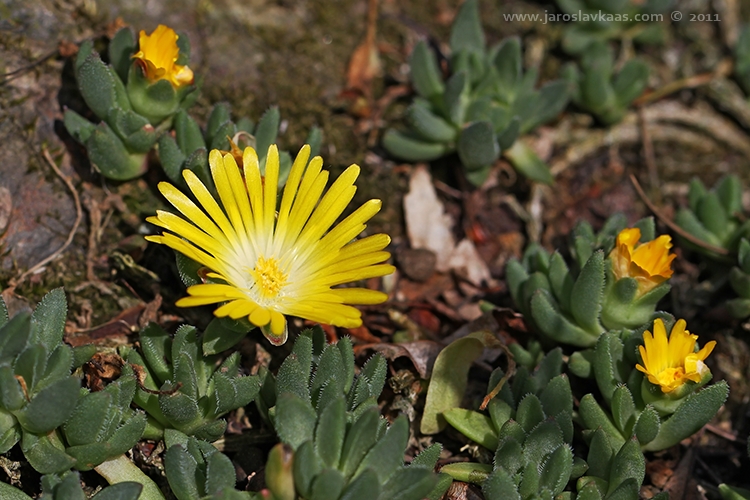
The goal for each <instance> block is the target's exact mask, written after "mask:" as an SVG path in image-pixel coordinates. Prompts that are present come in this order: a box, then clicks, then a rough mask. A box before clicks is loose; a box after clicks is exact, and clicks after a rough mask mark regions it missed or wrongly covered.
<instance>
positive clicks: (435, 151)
mask: <svg viewBox="0 0 750 500" xmlns="http://www.w3.org/2000/svg"><path fill="white" fill-rule="evenodd" d="M383 147H385V149H387V150H388V152H389V153H391V154H392V155H394V156H396V157H398V158H401V159H402V160H406V161H431V160H436V159H438V158H440V157H442V156H444V155H446V154H448V153H449V152H450V151H451V150H452V149H451V147H450V146H449V145H448V144H444V143H435V142H427V141H425V140H424V139H421V138H419V137H416V136H415V135H410V134H408V133H405V132H400V131H398V130H396V129H392V128H389V129H388V130H386V131H385V134H384V135H383Z"/></svg>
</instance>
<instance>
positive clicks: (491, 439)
mask: <svg viewBox="0 0 750 500" xmlns="http://www.w3.org/2000/svg"><path fill="white" fill-rule="evenodd" d="M443 417H444V418H445V420H446V421H448V423H449V424H451V425H452V426H453V427H454V428H455V429H457V430H458V431H459V432H460V433H461V434H463V435H464V436H466V437H468V438H469V439H471V440H472V441H474V442H477V443H479V444H481V445H482V446H484V447H485V448H487V449H488V450H494V449H496V448H497V432H496V431H495V426H494V425H493V422H492V419H490V418H489V417H487V416H486V415H484V414H482V413H479V412H476V411H472V410H466V409H464V408H451V409H450V410H447V411H445V412H443Z"/></svg>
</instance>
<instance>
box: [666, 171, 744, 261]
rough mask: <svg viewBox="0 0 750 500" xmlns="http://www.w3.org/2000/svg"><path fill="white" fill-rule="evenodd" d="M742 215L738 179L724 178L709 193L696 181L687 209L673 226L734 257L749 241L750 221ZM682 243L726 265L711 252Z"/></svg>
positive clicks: (676, 217)
mask: <svg viewBox="0 0 750 500" xmlns="http://www.w3.org/2000/svg"><path fill="white" fill-rule="evenodd" d="M743 213H744V212H743V210H742V185H741V184H740V180H739V178H737V177H736V176H734V175H726V176H724V177H722V178H721V179H719V181H718V182H717V183H716V184H715V185H714V186H713V187H712V188H711V189H710V190H708V189H706V186H705V185H704V184H703V183H702V182H701V181H700V180H699V179H697V178H696V179H693V180H692V181H691V182H690V190H689V191H688V206H687V207H684V208H681V209H680V210H678V211H677V214H676V215H675V222H676V223H677V224H678V225H679V226H680V227H681V228H682V229H684V230H685V231H686V232H688V233H690V234H691V235H692V236H695V237H696V238H698V239H699V240H702V241H705V242H706V243H709V244H711V245H713V246H716V247H719V248H723V249H725V250H727V251H728V252H730V253H735V252H737V249H738V246H739V244H740V240H741V239H742V238H750V221H749V220H745V217H744V215H743ZM683 243H684V244H685V246H686V247H688V248H691V249H693V250H695V251H696V252H699V253H701V254H702V255H705V256H706V257H709V258H711V259H713V260H718V261H722V262H727V261H728V259H727V258H726V256H722V255H719V254H718V253H716V252H714V251H712V250H710V249H707V248H704V247H701V246H698V245H695V244H694V243H691V242H690V241H686V240H685V241H683Z"/></svg>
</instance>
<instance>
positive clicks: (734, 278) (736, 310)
mask: <svg viewBox="0 0 750 500" xmlns="http://www.w3.org/2000/svg"><path fill="white" fill-rule="evenodd" d="M737 264H738V265H736V266H734V267H733V268H732V270H731V271H729V284H730V285H731V286H732V289H733V290H734V291H735V293H737V295H738V297H737V298H735V299H731V300H729V301H727V307H728V308H729V312H730V313H732V316H734V317H735V318H739V319H741V318H746V317H748V316H750V243H749V242H748V241H747V240H746V239H745V238H742V239H741V240H740V245H739V249H738V252H737Z"/></svg>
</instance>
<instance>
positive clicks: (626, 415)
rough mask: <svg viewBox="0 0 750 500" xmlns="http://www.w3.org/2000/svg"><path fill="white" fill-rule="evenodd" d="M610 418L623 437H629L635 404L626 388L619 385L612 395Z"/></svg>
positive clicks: (631, 431)
mask: <svg viewBox="0 0 750 500" xmlns="http://www.w3.org/2000/svg"><path fill="white" fill-rule="evenodd" d="M612 418H613V420H614V421H615V425H616V426H617V428H618V429H620V432H622V434H623V436H630V435H632V433H633V429H634V426H635V419H636V414H635V403H634V402H633V395H632V394H630V389H628V388H627V386H624V385H621V386H618V387H617V389H615V392H614V393H613V394H612Z"/></svg>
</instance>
